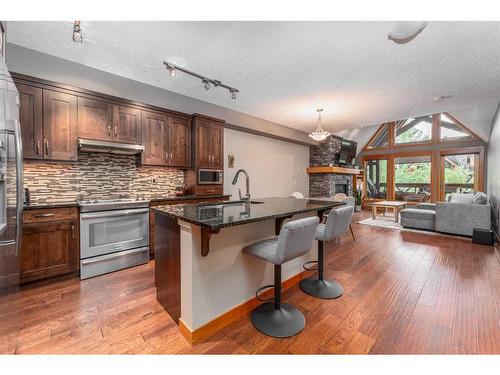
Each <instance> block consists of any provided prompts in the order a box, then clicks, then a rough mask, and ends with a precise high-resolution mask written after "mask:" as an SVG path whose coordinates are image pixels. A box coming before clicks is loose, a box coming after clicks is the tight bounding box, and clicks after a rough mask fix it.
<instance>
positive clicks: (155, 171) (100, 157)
mask: <svg viewBox="0 0 500 375" xmlns="http://www.w3.org/2000/svg"><path fill="white" fill-rule="evenodd" d="M183 183H184V174H183V172H182V171H180V170H176V169H169V168H161V167H141V166H137V165H136V161H135V157H134V156H121V155H106V154H99V153H92V154H87V153H81V154H79V155H78V162H77V163H70V164H67V163H47V162H43V161H42V162H39V161H25V163H24V187H27V188H29V189H30V192H31V201H32V203H35V204H40V203H62V202H68V201H73V200H75V199H112V198H123V197H134V198H135V197H136V196H137V195H139V196H140V197H143V196H144V197H145V198H147V199H150V198H159V197H166V196H173V195H174V191H175V187H176V186H178V185H182V184H183Z"/></svg>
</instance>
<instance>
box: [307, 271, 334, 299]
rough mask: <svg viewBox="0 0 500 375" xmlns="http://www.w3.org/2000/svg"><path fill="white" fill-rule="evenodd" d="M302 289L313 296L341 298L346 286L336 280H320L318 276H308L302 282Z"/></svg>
mask: <svg viewBox="0 0 500 375" xmlns="http://www.w3.org/2000/svg"><path fill="white" fill-rule="evenodd" d="M299 285H300V289H301V290H302V291H303V292H304V293H307V294H309V295H311V296H313V297H318V298H323V299H333V298H339V297H340V296H341V295H342V294H344V288H342V285H340V284H339V283H338V282H337V281H335V280H319V279H318V277H317V276H312V277H308V278H307V279H304V280H302V281H301V282H300V284H299Z"/></svg>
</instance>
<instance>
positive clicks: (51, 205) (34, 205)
mask: <svg viewBox="0 0 500 375" xmlns="http://www.w3.org/2000/svg"><path fill="white" fill-rule="evenodd" d="M67 207H78V203H76V201H74V200H73V201H67V202H51V203H30V204H28V205H24V206H23V210H24V211H27V210H41V209H49V208H67Z"/></svg>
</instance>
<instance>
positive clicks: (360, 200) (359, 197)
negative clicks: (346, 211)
mask: <svg viewBox="0 0 500 375" xmlns="http://www.w3.org/2000/svg"><path fill="white" fill-rule="evenodd" d="M352 196H353V197H354V200H355V201H356V206H361V203H363V192H362V191H361V190H354V191H353V192H352Z"/></svg>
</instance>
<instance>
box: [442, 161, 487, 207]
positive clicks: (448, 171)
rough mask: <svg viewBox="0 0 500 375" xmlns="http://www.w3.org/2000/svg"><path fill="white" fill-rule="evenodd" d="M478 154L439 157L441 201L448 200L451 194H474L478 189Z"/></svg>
mask: <svg viewBox="0 0 500 375" xmlns="http://www.w3.org/2000/svg"><path fill="white" fill-rule="evenodd" d="M477 158H478V154H460V155H445V156H442V157H441V163H442V164H441V168H442V171H443V172H444V173H443V172H442V177H441V178H442V179H444V180H443V181H442V185H443V187H444V191H443V196H442V199H444V200H448V198H449V196H450V194H451V193H462V194H463V193H474V192H475V191H477V187H478V183H479V181H478V175H477V173H476V166H477V165H478V161H477Z"/></svg>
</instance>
